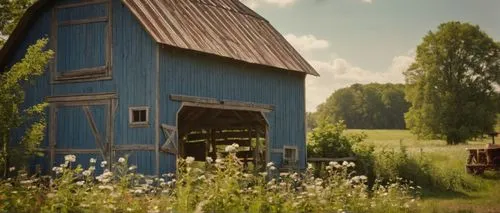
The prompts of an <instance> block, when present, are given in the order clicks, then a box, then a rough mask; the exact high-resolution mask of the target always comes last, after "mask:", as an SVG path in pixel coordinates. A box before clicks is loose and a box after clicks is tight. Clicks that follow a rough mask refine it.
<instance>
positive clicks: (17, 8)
mask: <svg viewBox="0 0 500 213" xmlns="http://www.w3.org/2000/svg"><path fill="white" fill-rule="evenodd" d="M35 1H36V0H0V47H2V45H3V43H4V42H5V40H4V38H3V37H2V36H8V35H10V34H11V33H12V31H14V27H15V26H16V25H17V23H18V22H19V20H20V19H21V17H22V15H23V14H24V12H25V11H26V9H28V7H29V6H31V5H32V4H33V3H34V2H35Z"/></svg>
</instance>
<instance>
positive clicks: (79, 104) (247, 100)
mask: <svg viewBox="0 0 500 213" xmlns="http://www.w3.org/2000/svg"><path fill="white" fill-rule="evenodd" d="M44 37H46V38H49V47H50V48H51V49H52V50H54V51H55V53H56V55H55V57H54V59H53V61H52V62H51V64H50V66H49V67H48V68H47V71H46V73H45V74H44V75H43V76H42V77H40V78H38V79H37V80H36V82H34V84H33V85H30V86H29V87H27V89H26V103H27V104H28V105H33V104H36V103H40V102H43V101H46V102H48V103H49V109H48V110H47V111H48V113H47V116H48V119H47V120H48V121H49V122H48V126H47V137H46V138H45V140H44V142H43V143H42V147H41V150H42V151H43V152H44V153H45V154H44V157H37V158H36V159H35V160H34V163H33V166H35V165H40V166H41V167H42V169H43V170H44V171H47V169H49V168H51V167H52V166H54V165H59V164H60V163H61V162H62V161H63V158H64V155H66V154H75V155H77V159H78V162H79V163H81V164H82V165H83V166H86V165H87V164H88V163H87V162H88V161H89V159H90V158H98V160H107V161H108V162H113V161H116V159H117V158H118V157H122V156H128V158H129V162H130V163H131V164H135V165H137V166H138V168H139V172H142V173H145V174H151V175H158V174H163V173H167V172H172V171H175V166H176V158H177V157H186V156H193V157H195V159H196V160H199V161H203V160H205V158H206V157H212V158H215V157H217V156H223V155H224V154H225V152H226V150H224V147H225V146H226V145H230V144H234V143H236V144H239V148H238V153H237V155H238V156H239V158H240V159H241V160H242V161H243V162H245V165H248V166H252V165H253V167H254V168H257V167H258V166H262V165H264V164H265V163H267V162H270V161H272V162H274V163H275V164H277V165H278V166H280V167H281V168H286V167H298V168H304V167H305V164H306V141H305V140H306V126H305V78H306V75H308V74H310V75H318V73H317V72H316V71H315V70H314V69H313V68H312V67H311V66H310V65H309V64H308V63H307V62H306V61H305V60H304V59H303V58H302V57H301V56H300V55H299V54H298V53H297V51H296V50H294V49H293V47H292V46H291V45H290V44H289V43H288V42H287V41H286V40H285V39H284V38H283V36H282V35H281V34H280V33H279V32H278V31H276V30H275V29H274V28H273V27H272V26H271V25H270V23H269V22H268V21H267V20H265V19H264V18H262V17H261V16H259V15H258V14H257V13H255V12H253V11H252V10H250V9H249V8H247V7H246V6H244V5H243V4H242V3H240V2H239V1H238V0H87V1H84V0H58V1H54V0H50V1H49V0H39V1H37V2H36V3H35V4H34V5H33V6H32V7H30V8H29V9H28V11H27V12H26V14H25V15H24V17H23V18H22V19H21V21H20V23H19V24H18V26H17V28H16V29H15V31H14V32H13V34H12V35H11V36H10V38H9V40H8V41H7V43H6V44H5V46H4V48H3V49H2V50H1V52H0V67H2V68H3V69H2V70H7V69H8V68H9V67H10V66H12V64H14V63H15V62H16V61H18V60H20V59H21V58H22V57H23V56H24V54H25V52H26V49H27V47H28V46H29V45H31V44H33V43H35V41H36V40H38V39H40V38H44Z"/></svg>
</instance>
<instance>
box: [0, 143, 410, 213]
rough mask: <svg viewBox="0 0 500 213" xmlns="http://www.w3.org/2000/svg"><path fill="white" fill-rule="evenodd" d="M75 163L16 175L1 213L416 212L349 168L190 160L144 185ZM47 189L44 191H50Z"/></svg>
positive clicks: (143, 180)
mask: <svg viewBox="0 0 500 213" xmlns="http://www.w3.org/2000/svg"><path fill="white" fill-rule="evenodd" d="M75 160H76V157H75V156H72V155H69V156H66V162H65V163H64V164H62V165H61V166H60V167H55V168H54V173H55V175H54V178H51V177H45V176H42V177H38V176H32V177H29V176H27V175H26V174H25V173H23V172H20V174H19V175H18V176H17V177H15V178H13V179H8V180H3V181H1V183H0V211H2V212H417V211H418V201H416V200H415V199H416V198H417V197H415V195H416V192H415V191H414V190H412V189H411V188H410V187H411V186H409V185H407V184H405V183H403V182H392V183H390V184H388V185H384V184H381V183H380V182H377V184H376V186H375V187H374V188H373V191H368V189H367V186H366V184H365V182H366V177H365V176H355V175H354V174H353V173H352V169H353V167H354V166H355V165H354V164H353V163H347V162H345V163H344V164H342V165H341V164H337V163H333V162H332V163H331V164H330V166H329V167H328V172H327V174H326V175H325V176H324V177H321V178H319V177H314V176H312V168H311V167H309V168H308V170H307V171H305V172H304V173H302V174H299V173H293V174H281V175H279V174H278V172H277V170H276V168H275V167H274V165H273V164H272V163H269V164H268V165H267V172H264V173H260V174H255V175H254V174H250V173H246V172H245V171H244V170H243V166H242V163H241V162H240V161H239V160H238V158H237V157H236V156H235V153H232V154H230V155H228V156H227V157H226V158H223V159H217V160H216V161H215V162H214V161H213V160H212V159H210V158H208V159H207V162H206V165H205V166H206V169H205V170H201V169H198V168H195V167H194V166H193V161H194V158H191V157H188V158H186V159H185V160H182V161H181V162H180V163H179V165H180V166H179V168H180V171H179V173H178V175H177V176H174V175H173V174H166V175H163V177H162V178H150V177H145V176H143V175H140V174H137V173H135V169H136V168H135V167H134V166H131V167H128V166H127V161H126V159H124V158H121V159H119V162H118V163H116V164H113V165H114V167H113V168H112V170H111V171H110V170H105V171H104V172H103V173H102V174H100V175H98V176H97V177H94V176H95V175H96V174H94V173H93V172H94V171H95V165H96V161H95V160H94V159H91V166H90V167H89V168H88V169H86V170H84V169H83V168H81V166H75V165H74V162H75ZM49 183H50V184H49Z"/></svg>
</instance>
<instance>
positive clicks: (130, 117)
mask: <svg viewBox="0 0 500 213" xmlns="http://www.w3.org/2000/svg"><path fill="white" fill-rule="evenodd" d="M142 110H145V111H146V121H141V122H134V119H133V118H134V111H142ZM128 124H129V126H130V127H135V128H139V127H148V126H149V107H148V106H136V107H129V108H128Z"/></svg>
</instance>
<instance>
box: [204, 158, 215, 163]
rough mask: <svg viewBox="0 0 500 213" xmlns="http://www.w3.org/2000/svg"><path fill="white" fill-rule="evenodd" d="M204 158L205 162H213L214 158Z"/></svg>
mask: <svg viewBox="0 0 500 213" xmlns="http://www.w3.org/2000/svg"><path fill="white" fill-rule="evenodd" d="M205 160H206V161H207V163H212V162H214V159H212V158H211V157H206V158H205Z"/></svg>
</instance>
